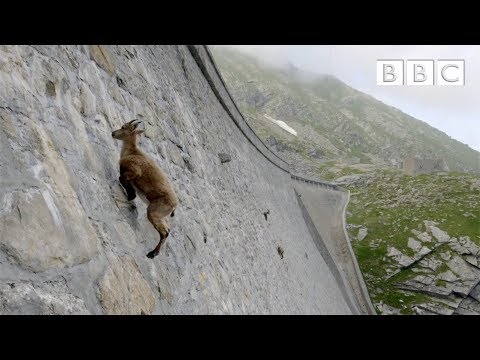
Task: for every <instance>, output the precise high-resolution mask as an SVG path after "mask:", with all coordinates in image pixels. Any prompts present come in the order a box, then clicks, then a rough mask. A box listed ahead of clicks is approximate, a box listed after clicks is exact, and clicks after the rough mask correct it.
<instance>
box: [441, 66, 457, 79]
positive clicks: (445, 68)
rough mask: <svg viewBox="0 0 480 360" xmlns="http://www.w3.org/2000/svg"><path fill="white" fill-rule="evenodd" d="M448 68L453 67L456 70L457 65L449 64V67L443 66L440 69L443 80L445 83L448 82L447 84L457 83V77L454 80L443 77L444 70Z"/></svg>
mask: <svg viewBox="0 0 480 360" xmlns="http://www.w3.org/2000/svg"><path fill="white" fill-rule="evenodd" d="M449 67H454V68H457V69H458V65H453V64H449V65H445V66H444V67H443V69H442V78H443V80H445V81H448V82H457V81H458V77H457V78H455V79H447V78H446V77H445V70H446V69H448V68H449Z"/></svg>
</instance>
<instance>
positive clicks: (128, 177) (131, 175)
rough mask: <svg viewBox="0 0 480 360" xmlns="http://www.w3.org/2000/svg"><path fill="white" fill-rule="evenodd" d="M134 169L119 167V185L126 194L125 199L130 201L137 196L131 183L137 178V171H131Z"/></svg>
mask: <svg viewBox="0 0 480 360" xmlns="http://www.w3.org/2000/svg"><path fill="white" fill-rule="evenodd" d="M132 170H135V169H128V168H127V167H125V166H120V177H119V180H120V184H122V186H123V188H124V189H125V191H126V192H127V199H128V201H131V200H133V199H135V197H136V196H137V194H136V192H135V188H134V187H133V185H132V183H131V181H132V180H134V179H135V178H137V177H138V176H139V174H138V171H132Z"/></svg>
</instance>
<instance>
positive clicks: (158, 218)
mask: <svg viewBox="0 0 480 360" xmlns="http://www.w3.org/2000/svg"><path fill="white" fill-rule="evenodd" d="M138 124H139V122H137V121H136V120H132V121H130V122H129V123H126V124H124V125H123V126H122V127H121V128H120V129H118V130H115V131H113V132H112V137H113V138H115V139H118V140H122V141H123V147H122V152H121V154H120V182H121V184H122V185H123V187H124V188H125V190H126V192H127V197H128V200H133V199H134V198H135V197H136V190H137V191H138V192H139V193H140V195H142V196H143V197H144V198H146V200H147V202H148V204H149V205H148V208H147V217H148V220H149V221H150V222H151V223H152V225H153V227H154V228H155V229H156V230H157V231H158V233H159V234H160V241H159V243H158V245H157V246H156V247H155V249H153V250H152V251H150V252H149V253H148V254H147V256H148V257H149V258H154V257H155V256H157V255H158V253H159V252H160V249H161V247H162V245H163V244H164V243H165V241H166V240H167V237H168V234H169V232H170V231H169V228H168V225H167V223H166V222H165V220H164V218H165V217H167V216H168V215H170V216H173V215H174V211H175V208H176V206H177V196H176V194H175V192H174V191H173V188H172V186H171V184H170V181H169V180H168V178H167V176H166V175H165V173H164V172H163V171H162V169H160V168H159V167H158V166H157V164H156V163H155V162H154V161H153V159H151V158H150V157H149V156H147V155H146V154H145V153H144V152H143V151H142V150H140V149H139V148H138V146H137V135H139V134H141V133H143V132H144V130H137V126H138Z"/></svg>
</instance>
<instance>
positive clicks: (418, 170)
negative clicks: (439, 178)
mask: <svg viewBox="0 0 480 360" xmlns="http://www.w3.org/2000/svg"><path fill="white" fill-rule="evenodd" d="M402 166H403V172H404V173H405V174H406V175H411V176H414V175H420V174H432V173H436V172H444V171H449V169H448V166H447V164H446V163H445V160H443V159H422V158H418V157H408V158H405V159H404V160H403V163H402Z"/></svg>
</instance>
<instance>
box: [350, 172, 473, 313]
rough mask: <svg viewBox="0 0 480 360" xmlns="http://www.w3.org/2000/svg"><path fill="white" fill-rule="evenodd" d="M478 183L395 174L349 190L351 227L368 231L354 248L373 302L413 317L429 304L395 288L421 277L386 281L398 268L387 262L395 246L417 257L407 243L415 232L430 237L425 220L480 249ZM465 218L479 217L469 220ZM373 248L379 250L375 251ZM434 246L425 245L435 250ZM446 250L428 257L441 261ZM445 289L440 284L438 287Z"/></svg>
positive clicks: (408, 273)
mask: <svg viewBox="0 0 480 360" xmlns="http://www.w3.org/2000/svg"><path fill="white" fill-rule="evenodd" d="M478 179H479V177H478V176H474V175H469V174H459V173H452V174H447V175H420V176H416V177H411V176H405V175H402V174H401V173H400V172H399V171H396V170H390V171H381V172H378V173H377V174H376V176H375V181H374V182H373V183H372V184H371V185H370V186H366V187H358V188H355V187H350V190H351V192H352V193H355V195H353V196H352V197H351V200H350V203H349V205H348V208H347V210H348V212H349V213H350V216H348V218H347V222H348V223H350V224H356V225H364V226H366V227H367V229H368V236H367V237H366V238H365V239H364V240H362V241H357V240H353V241H352V247H353V249H354V251H355V254H356V256H357V258H358V263H359V266H360V268H361V270H362V273H363V274H364V276H365V281H366V283H367V287H368V288H369V291H370V295H371V297H372V301H374V302H375V303H378V302H380V301H383V302H384V303H385V304H388V305H390V306H394V307H397V308H400V309H402V312H403V313H408V312H411V306H413V305H414V304H416V303H418V302H419V301H421V302H424V301H425V300H428V296H426V295H422V294H415V296H413V297H408V301H407V299H405V298H404V295H402V292H399V290H398V289H397V288H396V287H395V284H396V283H398V282H403V281H406V280H408V279H411V278H413V277H415V276H418V275H419V274H420V273H419V272H416V273H415V272H413V271H412V270H411V269H408V270H402V271H400V272H399V273H398V274H396V275H394V276H393V277H391V278H389V279H388V280H386V279H385V277H386V275H387V272H386V269H387V268H388V267H389V266H391V265H392V264H393V260H391V259H390V258H389V257H387V256H386V254H387V251H388V247H390V246H394V247H395V248H396V249H398V250H399V251H401V252H402V253H404V254H406V255H408V256H413V255H414V252H413V250H412V249H410V248H409V247H408V246H407V244H408V238H409V237H413V238H416V237H415V236H414V234H413V233H412V229H416V230H419V231H425V226H424V223H423V220H432V221H435V222H438V224H439V225H438V227H439V228H440V229H442V230H443V231H446V232H447V233H448V234H449V236H451V237H457V238H459V237H460V236H467V235H468V236H469V237H470V239H471V240H472V241H474V242H475V243H477V244H480V222H479V220H480V214H479V211H478V204H479V203H480V192H479V190H478V188H475V187H474V186H473V185H472V184H473V183H474V182H475V181H478ZM399 190H401V191H399ZM466 212H468V213H471V214H474V215H475V217H471V216H470V217H466V216H464V213H466ZM357 231H358V230H357V229H355V230H352V231H350V232H349V235H350V238H351V239H355V238H356V234H357ZM417 240H418V239H417ZM433 241H434V239H433ZM372 244H373V245H375V246H376V247H372ZM433 244H434V242H432V243H424V244H422V245H424V246H428V247H429V248H432V247H433ZM446 247H447V245H446V244H442V245H440V246H438V247H437V248H436V249H435V250H434V251H433V252H432V253H431V254H430V255H428V256H432V257H435V258H438V257H437V255H436V254H438V253H440V252H441V251H444V250H445V249H446ZM438 259H440V260H441V258H438ZM442 261H443V260H442ZM420 269H421V268H420ZM447 270H448V267H447V265H446V264H442V265H441V266H440V267H439V268H438V269H437V271H436V273H437V274H438V273H441V272H445V271H447ZM444 285H445V284H444V283H443V282H442V281H440V282H439V285H438V286H444ZM377 289H380V290H381V291H380V292H379V291H377ZM399 300H402V301H403V303H401V305H402V306H401V307H398V306H399V305H400V301H399ZM405 306H406V308H405Z"/></svg>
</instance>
